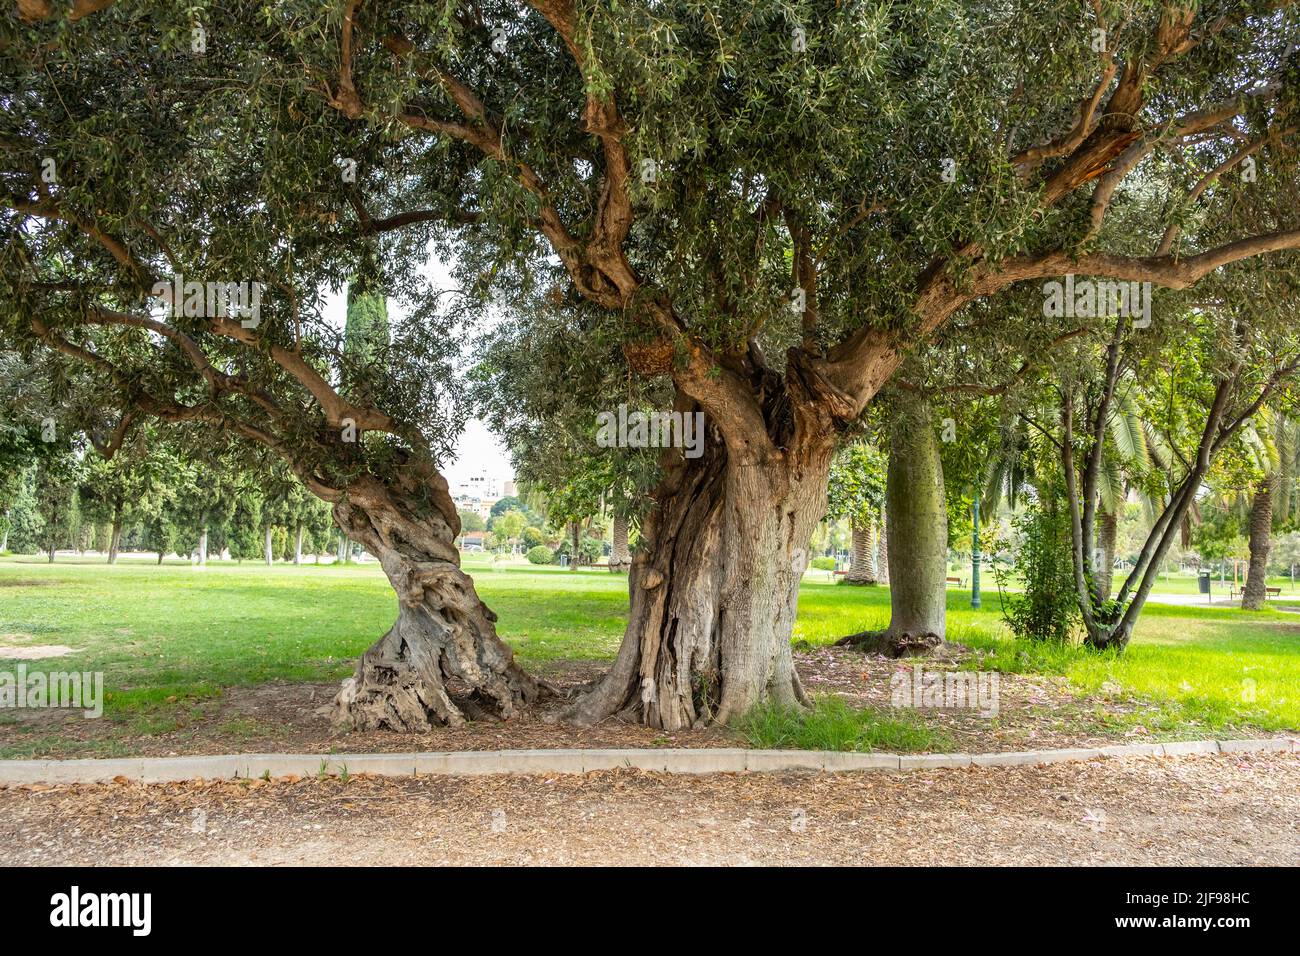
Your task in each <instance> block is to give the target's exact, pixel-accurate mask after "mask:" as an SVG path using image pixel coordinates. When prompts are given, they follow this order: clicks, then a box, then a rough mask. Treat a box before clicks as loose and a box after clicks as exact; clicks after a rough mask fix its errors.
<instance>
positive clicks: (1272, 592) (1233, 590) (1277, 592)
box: [1228, 584, 1282, 601]
mask: <svg viewBox="0 0 1300 956" xmlns="http://www.w3.org/2000/svg"><path fill="white" fill-rule="evenodd" d="M1245 593H1246V589H1245V588H1244V587H1241V588H1239V587H1237V585H1235V584H1230V585H1228V600H1229V601H1235V600H1237V598H1239V597H1242V596H1243V595H1244V594H1245ZM1281 596H1282V589H1281V588H1264V598H1265V600H1267V599H1268V598H1271V597H1281Z"/></svg>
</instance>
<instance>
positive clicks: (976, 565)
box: [970, 488, 980, 607]
mask: <svg viewBox="0 0 1300 956" xmlns="http://www.w3.org/2000/svg"><path fill="white" fill-rule="evenodd" d="M971 517H972V519H973V520H972V521H971V535H970V606H971V607H979V606H980V490H979V488H976V489H975V501H974V504H973V505H972V507H971Z"/></svg>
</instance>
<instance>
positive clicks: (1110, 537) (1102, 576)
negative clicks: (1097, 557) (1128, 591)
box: [1096, 511, 1119, 601]
mask: <svg viewBox="0 0 1300 956" xmlns="http://www.w3.org/2000/svg"><path fill="white" fill-rule="evenodd" d="M1118 536H1119V515H1117V514H1115V513H1114V512H1111V511H1103V512H1102V513H1101V514H1099V515H1098V516H1097V547H1098V549H1100V551H1101V567H1100V568H1098V569H1097V575H1096V578H1097V595H1098V596H1099V597H1100V598H1101V599H1102V600H1103V601H1109V600H1110V594H1111V591H1112V590H1114V587H1113V585H1114V581H1115V541H1116V538H1117V537H1118Z"/></svg>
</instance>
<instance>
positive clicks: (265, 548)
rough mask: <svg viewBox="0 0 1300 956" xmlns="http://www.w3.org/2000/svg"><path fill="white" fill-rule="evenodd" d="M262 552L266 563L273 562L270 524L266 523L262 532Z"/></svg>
mask: <svg viewBox="0 0 1300 956" xmlns="http://www.w3.org/2000/svg"><path fill="white" fill-rule="evenodd" d="M262 554H263V555H264V556H265V557H266V563H267V564H268V565H270V564H273V563H275V553H274V550H273V547H272V537H271V526H270V525H267V526H266V528H265V530H264V531H263V532H262Z"/></svg>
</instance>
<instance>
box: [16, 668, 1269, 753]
mask: <svg viewBox="0 0 1300 956" xmlns="http://www.w3.org/2000/svg"><path fill="white" fill-rule="evenodd" d="M795 660H796V665H797V666H798V668H799V672H800V675H801V676H802V678H803V680H804V685H805V687H806V688H807V690H808V692H809V693H810V694H814V695H816V694H828V693H833V694H839V695H841V696H843V697H844V698H845V699H846V700H848V701H849V702H850V703H851V704H853V705H855V706H862V705H866V704H871V705H874V706H877V707H886V706H888V705H889V702H890V677H891V675H893V674H894V672H895V671H897V670H899V669H904V668H908V667H911V666H912V664H911V663H909V662H900V661H891V660H886V659H884V658H881V657H876V656H864V655H863V654H860V653H858V652H857V651H853V650H849V649H847V648H838V647H821V648H814V649H810V650H805V651H801V652H798V653H796V656H795ZM606 666H607V665H605V664H604V663H601V662H593V661H588V662H565V663H563V664H555V665H552V666H551V667H549V668H547V669H546V670H544V671H541V672H540V673H541V676H544V677H546V678H548V679H549V680H551V681H552V682H554V683H556V684H557V685H559V686H560V687H562V688H564V689H566V690H569V691H573V690H576V689H577V688H578V687H580V686H582V685H583V684H584V683H585V682H587V681H591V680H594V679H595V678H597V677H599V676H600V674H601V673H602V672H603V671H604V669H605V667H606ZM924 666H925V667H926V668H927V669H946V668H952V667H954V666H955V663H954V662H952V661H942V660H926V661H925V662H924ZM998 678H999V693H998V697H999V712H998V714H997V716H996V717H993V718H991V717H988V716H982V715H981V714H980V713H979V712H978V711H975V710H960V709H957V710H939V709H925V710H920V711H916V712H915V713H916V715H917V716H918V717H919V718H920V719H922V720H923V721H924V722H925V723H926V724H927V725H928V726H930V727H931V728H933V729H935V730H938V731H940V732H941V739H942V740H944V741H945V742H946V744H947V748H946V749H950V750H956V751H961V752H965V753H990V752H996V751H1005V750H1042V749H1052V748H1058V747H1083V746H1094V745H1099V744H1106V743H1114V742H1115V741H1116V740H1117V739H1121V740H1122V739H1123V738H1124V737H1125V736H1127V737H1129V738H1136V739H1148V738H1147V737H1146V735H1145V733H1144V732H1143V731H1142V730H1140V729H1138V728H1140V727H1141V719H1140V709H1141V703H1140V702H1136V701H1133V700H1129V699H1118V698H1115V699H1112V698H1107V697H1080V696H1076V695H1075V694H1074V693H1072V692H1071V691H1070V689H1069V687H1068V686H1067V684H1066V681H1065V679H1064V678H1056V677H1044V676H1037V675H1019V674H1000V675H998ZM337 691H338V685H337V684H336V683H333V682H330V683H296V684H282V683H272V684H263V685H259V686H256V687H228V688H225V689H224V691H223V692H222V694H221V696H220V697H217V698H215V699H213V700H205V701H201V702H189V703H187V702H185V701H179V702H177V703H176V704H175V705H174V706H172V707H170V709H166V710H163V711H160V712H159V713H157V714H155V715H151V717H150V719H148V720H147V721H144V722H142V723H143V724H144V725H145V726H144V727H143V728H140V727H139V726H138V725H135V724H133V723H131V722H130V721H117V720H113V719H111V718H109V719H103V720H85V719H83V718H82V717H81V715H80V714H79V713H69V712H67V711H56V710H26V711H16V712H13V716H12V717H8V718H6V720H7V721H8V722H0V749H4V748H14V749H15V750H18V751H20V752H21V755H22V756H29V757H60V758H66V757H78V756H84V757H95V756H98V757H105V756H153V757H157V756H175V755H180V754H220V753H321V754H326V753H380V752H411V751H447V750H502V749H527V748H551V747H743V746H745V745H746V744H745V741H744V739H743V738H741V737H740V736H739V735H738V734H735V733H732V732H728V731H726V730H723V729H719V730H707V731H692V730H687V731H680V732H676V733H665V732H663V731H657V730H652V729H650V728H647V727H640V726H634V725H629V724H625V723H621V722H619V721H617V720H608V721H605V722H603V723H601V724H599V725H597V726H595V727H590V728H575V727H571V726H568V725H566V724H563V723H557V722H552V721H550V720H548V718H553V717H555V716H556V715H557V714H558V713H559V712H560V711H561V710H562V709H563V708H564V707H565V706H566V704H567V700H565V699H560V698H554V697H552V698H548V699H544V700H543V701H542V702H540V703H539V705H538V706H536V707H534V708H532V709H531V710H529V711H527V712H525V713H523V714H521V715H519V716H518V717H516V718H514V719H512V720H510V721H508V722H505V723H498V722H487V721H478V722H473V723H470V724H467V725H466V726H464V727H460V728H439V729H436V730H432V731H430V732H428V733H423V734H409V735H407V734H392V733H387V732H372V733H346V732H339V731H337V730H335V729H334V728H332V727H331V726H330V725H329V723H328V721H327V720H326V718H325V717H323V716H321V715H320V714H319V713H317V711H318V710H319V709H320V708H321V707H323V706H324V705H326V704H328V703H329V701H330V700H331V699H332V698H333V696H334V694H335V693H336V692H337ZM1135 712H1138V713H1139V716H1138V717H1137V718H1135V719H1129V720H1125V721H1117V720H1115V719H1114V718H1118V717H1121V716H1132V715H1133V714H1134V713H1135ZM1135 721H1136V724H1137V727H1136V728H1135V727H1134V723H1135ZM1184 736H1186V735H1184ZM1191 736H1192V737H1195V738H1197V739H1201V738H1208V737H1214V736H1251V734H1249V733H1231V734H1224V733H1219V734H1215V733H1212V732H1210V731H1208V730H1206V731H1204V732H1193V733H1192V734H1191ZM1151 739H1155V738H1151Z"/></svg>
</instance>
